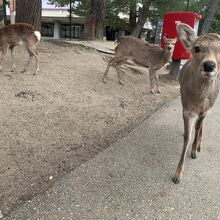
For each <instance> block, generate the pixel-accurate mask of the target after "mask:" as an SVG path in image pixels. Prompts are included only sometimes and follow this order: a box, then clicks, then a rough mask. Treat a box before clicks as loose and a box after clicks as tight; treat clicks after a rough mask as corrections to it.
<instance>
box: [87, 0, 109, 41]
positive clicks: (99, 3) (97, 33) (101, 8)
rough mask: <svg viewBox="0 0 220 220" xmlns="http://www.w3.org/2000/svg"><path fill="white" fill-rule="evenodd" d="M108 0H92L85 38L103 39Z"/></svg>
mask: <svg viewBox="0 0 220 220" xmlns="http://www.w3.org/2000/svg"><path fill="white" fill-rule="evenodd" d="M106 2H107V0H90V7H89V15H88V17H87V21H86V24H85V31H84V34H85V39H86V40H94V39H103V34H104V22H105V15H106Z"/></svg>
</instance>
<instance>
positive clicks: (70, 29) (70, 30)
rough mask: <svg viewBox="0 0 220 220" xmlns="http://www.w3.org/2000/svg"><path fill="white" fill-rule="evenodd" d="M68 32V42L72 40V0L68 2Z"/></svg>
mask: <svg viewBox="0 0 220 220" xmlns="http://www.w3.org/2000/svg"><path fill="white" fill-rule="evenodd" d="M69 32H70V40H71V39H72V0H70V27H69Z"/></svg>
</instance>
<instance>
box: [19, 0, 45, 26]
mask: <svg viewBox="0 0 220 220" xmlns="http://www.w3.org/2000/svg"><path fill="white" fill-rule="evenodd" d="M41 11H42V0H34V1H30V0H16V23H21V22H22V23H28V24H32V25H33V26H35V27H36V28H37V29H38V30H40V27H41Z"/></svg>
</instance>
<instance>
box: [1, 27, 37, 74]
mask: <svg viewBox="0 0 220 220" xmlns="http://www.w3.org/2000/svg"><path fill="white" fill-rule="evenodd" d="M40 38H41V34H40V32H39V31H37V30H36V29H35V28H34V27H33V26H32V25H30V24H22V23H17V24H11V25H8V26H5V27H3V28H1V29H0V50H1V52H2V55H1V59H0V71H1V70H2V61H3V60H4V57H5V55H6V53H7V51H8V49H10V50H11V56H12V71H14V70H15V69H16V67H15V59H14V55H15V47H16V46H18V45H22V44H23V45H24V46H25V48H26V50H27V51H28V53H29V60H28V62H27V64H26V66H25V67H24V69H23V70H22V72H25V71H26V70H27V67H28V66H29V64H30V62H31V60H32V58H33V57H34V58H35V60H36V70H35V72H34V74H36V73H37V72H38V71H39V60H38V52H37V50H36V45H37V43H38V42H39V41H40Z"/></svg>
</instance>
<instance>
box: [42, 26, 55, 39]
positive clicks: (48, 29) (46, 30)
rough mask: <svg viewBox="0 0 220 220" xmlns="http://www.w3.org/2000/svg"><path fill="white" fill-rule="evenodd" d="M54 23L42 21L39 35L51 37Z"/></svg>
mask: <svg viewBox="0 0 220 220" xmlns="http://www.w3.org/2000/svg"><path fill="white" fill-rule="evenodd" d="M53 31H54V24H53V23H42V24H41V35H42V36H43V37H53Z"/></svg>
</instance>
